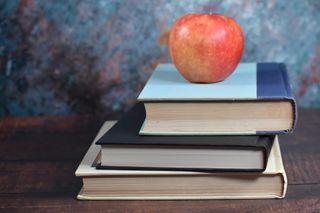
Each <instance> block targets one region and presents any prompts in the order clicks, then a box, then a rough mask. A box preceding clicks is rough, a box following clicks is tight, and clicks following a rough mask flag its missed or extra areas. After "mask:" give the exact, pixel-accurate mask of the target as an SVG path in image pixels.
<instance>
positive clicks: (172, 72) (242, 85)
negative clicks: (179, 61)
mask: <svg viewBox="0 0 320 213" xmlns="http://www.w3.org/2000/svg"><path fill="white" fill-rule="evenodd" d="M265 100H267V101H268V100H269V101H270V100H272V101H283V100H287V101H289V102H291V103H292V107H293V114H294V115H293V120H294V122H293V125H292V128H290V129H288V130H281V131H259V132H256V134H274V133H282V132H283V133H285V132H290V131H292V130H293V128H294V126H295V124H296V120H297V119H296V118H297V106H296V102H295V99H294V97H293V95H292V92H291V88H290V84H289V79H288V74H287V69H286V66H285V64H283V63H240V64H239V65H238V66H237V68H236V70H235V71H234V72H233V73H232V74H231V75H230V76H229V77H228V78H227V79H225V80H224V81H221V82H218V83H211V84H199V83H191V82H189V81H187V80H185V79H184V78H183V77H182V75H181V74H180V73H179V72H178V71H177V70H176V68H175V66H174V65H173V64H159V65H158V66H157V67H156V69H155V70H154V72H153V73H152V75H151V77H150V79H149V80H148V82H147V83H146V85H145V87H144V88H143V90H142V91H141V93H140V95H139V97H138V101H141V102H145V103H146V102H180V101H181V102H202V101H206V102H208V101H210V102H218V101H265Z"/></svg>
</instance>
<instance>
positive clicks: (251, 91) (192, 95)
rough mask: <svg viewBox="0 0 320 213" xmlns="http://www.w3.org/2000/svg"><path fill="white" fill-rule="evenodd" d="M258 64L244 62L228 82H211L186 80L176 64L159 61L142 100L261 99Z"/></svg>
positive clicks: (144, 89) (142, 95) (142, 93)
mask: <svg viewBox="0 0 320 213" xmlns="http://www.w3.org/2000/svg"><path fill="white" fill-rule="evenodd" d="M256 70H257V64H256V63H241V64H239V65H238V66H237V68H236V70H235V71H234V72H233V73H232V74H231V75H230V76H229V77H228V78H227V79H225V80H224V81H221V82H217V83H210V84H201V83H200V84H199V83H191V82H189V81H187V80H185V79H184V78H183V77H182V75H181V74H180V73H179V72H178V70H177V69H176V68H175V66H174V65H173V64H159V65H158V66H157V67H156V69H155V70H154V72H153V73H152V75H151V77H150V79H149V80H148V82H147V84H146V85H145V87H144V88H143V90H142V92H141V93H140V95H139V97H138V100H139V101H161V100H163V101H170V100H171V101H173V100H174V101H179V100H182V101H188V100H192V101H197V100H225V99H228V100H229V99H256V98H257V71H256Z"/></svg>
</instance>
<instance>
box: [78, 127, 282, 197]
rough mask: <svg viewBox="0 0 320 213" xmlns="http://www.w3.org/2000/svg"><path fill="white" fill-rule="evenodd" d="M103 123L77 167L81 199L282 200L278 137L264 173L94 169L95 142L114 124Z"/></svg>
mask: <svg viewBox="0 0 320 213" xmlns="http://www.w3.org/2000/svg"><path fill="white" fill-rule="evenodd" d="M113 124H114V123H113V122H106V123H104V125H103V126H102V128H101V129H100V131H99V133H98V135H97V136H96V138H95V139H94V142H93V143H92V145H91V146H90V148H89V150H88V152H87V153H86V155H85V156H84V158H83V160H82V161H81V163H80V165H79V167H78V168H77V170H76V172H75V175H76V176H78V177H81V178H82V180H83V187H82V189H81V190H80V192H79V194H78V196H77V198H78V199H80V200H181V199H183V200H186V199H261V198H283V197H284V196H285V193H286V189H287V177H286V173H285V170H284V167H283V163H282V158H281V152H280V147H279V143H278V138H277V137H276V138H275V142H274V143H273V146H272V148H271V151H270V155H269V158H268V162H267V168H266V170H265V171H264V172H263V173H260V172H254V173H248V172H243V173H235V172H223V173H206V172H190V171H135V170H97V169H96V166H97V164H99V162H100V157H101V153H100V146H99V145H96V144H95V142H96V141H97V140H98V139H99V138H100V137H102V136H103V135H104V134H105V133H106V132H107V131H108V130H109V129H110V127H111V126H112V125H113Z"/></svg>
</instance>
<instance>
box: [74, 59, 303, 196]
mask: <svg viewBox="0 0 320 213" xmlns="http://www.w3.org/2000/svg"><path fill="white" fill-rule="evenodd" d="M138 101H139V102H138V103H137V104H136V105H135V106H134V107H133V108H132V109H131V110H130V111H129V112H128V113H126V114H125V115H124V116H123V117H122V118H121V119H120V120H119V121H118V122H116V123H115V122H109V121H107V122H105V123H104V125H103V126H102V128H101V130H100V131H99V133H98V135H97V136H96V138H95V140H94V142H93V144H92V145H91V147H90V148H89V150H88V152H87V154H86V155H85V157H84V159H83V160H82V162H81V164H80V165H79V167H78V169H77V171H76V175H77V176H80V177H82V179H83V188H82V189H81V191H80V193H79V195H78V198H79V199H95V200H99V199H101V200H108V199H116V200H121V199H125V200H132V199H157V200H160V199H246V198H248V199H249V198H283V197H284V196H285V193H286V188H287V177H286V173H285V170H284V167H283V162H282V159H281V152H280V147H279V138H278V136H277V134H281V133H282V134H283V133H289V132H292V130H293V129H294V126H295V123H296V118H297V110H296V104H295V101H294V98H293V96H292V94H291V89H290V86H289V81H288V75H287V71H286V67H285V65H284V64H280V63H241V64H239V65H238V67H237V69H236V70H235V71H234V73H233V74H232V75H231V76H230V77H229V78H227V79H226V80H224V81H222V82H218V83H213V84H195V83H190V82H188V81H186V80H185V79H184V78H183V77H182V76H181V75H180V74H179V72H178V71H177V70H176V69H175V67H174V65H172V64H160V65H158V66H157V68H156V69H155V71H154V72H153V74H152V76H151V77H150V79H149V80H148V82H147V83H146V85H145V87H144V89H143V90H142V92H141V93H140V95H139V97H138Z"/></svg>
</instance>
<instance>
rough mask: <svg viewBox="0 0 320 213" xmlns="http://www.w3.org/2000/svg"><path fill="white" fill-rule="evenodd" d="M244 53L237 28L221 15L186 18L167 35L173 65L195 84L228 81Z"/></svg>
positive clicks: (177, 21)
mask: <svg viewBox="0 0 320 213" xmlns="http://www.w3.org/2000/svg"><path fill="white" fill-rule="evenodd" d="M243 49H244V35H243V32H242V30H241V27H240V25H239V24H238V23H237V22H236V21H235V20H234V19H233V18H231V17H228V16H224V15H219V14H195V13H190V14H186V15H184V16H181V17H180V18H178V19H177V20H176V21H175V22H174V24H173V26H172V28H171V31H170V37H169V50H170V56H171V59H172V62H173V63H174V65H175V66H176V68H177V69H178V70H179V72H180V73H181V75H182V76H183V77H184V78H185V79H187V80H189V81H191V82H194V83H213V82H218V81H222V80H224V79H225V78H227V77H228V76H229V75H230V74H231V73H232V72H233V71H234V70H235V68H236V67H237V65H238V64H239V62H240V59H241V56H242V53H243Z"/></svg>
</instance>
